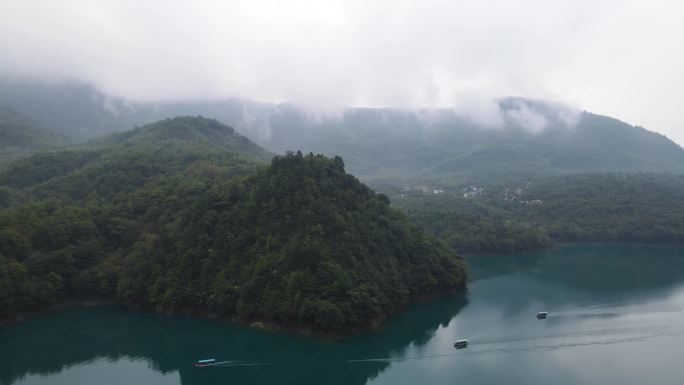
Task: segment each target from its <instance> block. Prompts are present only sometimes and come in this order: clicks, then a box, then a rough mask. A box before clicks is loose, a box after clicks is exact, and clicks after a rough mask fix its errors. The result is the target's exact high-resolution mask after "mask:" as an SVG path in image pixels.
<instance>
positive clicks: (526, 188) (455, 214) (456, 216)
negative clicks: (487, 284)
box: [392, 173, 684, 252]
mask: <svg viewBox="0 0 684 385" xmlns="http://www.w3.org/2000/svg"><path fill="white" fill-rule="evenodd" d="M440 191H441V190H440ZM682 197H684V176H682V175H672V174H665V173H640V174H623V173H600V174H573V175H564V176H554V177H545V178H536V179H529V180H524V181H515V182H507V183H498V184H496V183H493V184H486V185H478V186H468V187H465V188H463V189H457V190H446V191H442V192H441V193H439V194H435V193H433V191H432V190H431V191H428V192H423V191H420V190H413V191H408V192H405V191H396V192H395V193H394V194H392V201H393V202H394V204H395V205H397V206H399V207H401V208H403V209H404V210H406V211H407V212H408V214H409V216H410V217H411V218H412V219H413V220H414V221H416V223H419V224H421V225H423V226H425V228H426V229H428V230H429V231H431V232H433V233H434V234H435V235H437V236H439V237H440V238H442V239H444V240H445V241H447V242H448V243H449V244H450V245H451V246H452V247H454V248H455V249H456V250H459V251H463V252H466V251H468V252H483V251H485V252H508V251H516V250H529V249H539V248H544V247H547V246H548V245H549V244H550V242H552V241H558V242H622V243H634V242H638V243H684V204H682Z"/></svg>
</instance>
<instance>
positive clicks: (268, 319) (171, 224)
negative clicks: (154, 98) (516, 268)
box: [0, 118, 465, 335]
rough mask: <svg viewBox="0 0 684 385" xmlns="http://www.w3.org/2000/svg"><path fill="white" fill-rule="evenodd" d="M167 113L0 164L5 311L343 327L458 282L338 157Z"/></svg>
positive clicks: (454, 271) (454, 270) (441, 258)
mask: <svg viewBox="0 0 684 385" xmlns="http://www.w3.org/2000/svg"><path fill="white" fill-rule="evenodd" d="M269 157H270V154H268V153H267V152H266V151H264V150H262V149H260V148H259V147H258V146H256V145H255V144H253V143H252V142H250V141H249V140H247V139H246V138H244V137H242V136H240V135H239V134H237V133H235V132H234V131H233V130H232V129H231V128H229V127H227V126H224V125H222V124H220V123H218V122H216V121H214V120H209V119H203V118H175V119H168V120H165V121H161V122H158V123H155V124H151V125H148V126H144V127H141V128H138V129H136V130H133V131H130V132H127V133H123V134H115V135H113V136H109V137H106V138H104V139H101V140H97V141H94V142H91V143H89V144H87V145H86V146H82V147H79V148H75V149H72V150H65V151H58V152H48V153H39V154H36V155H34V156H32V157H29V158H26V159H22V160H19V161H16V162H13V163H12V164H10V165H9V166H8V167H6V168H5V169H4V171H2V172H1V173H0V186H1V187H0V206H3V207H4V208H3V209H1V210H0V317H3V318H6V319H9V318H12V317H14V316H16V315H18V314H21V313H24V312H31V311H35V310H39V309H41V308H45V307H47V306H50V305H52V304H57V303H60V302H64V301H67V300H70V299H82V298H98V299H111V300H116V301H118V302H120V303H123V304H127V305H131V306H135V307H141V308H148V309H154V310H157V311H163V312H168V313H172V312H194V313H199V314H211V315H217V316H221V317H225V318H229V319H233V320H237V321H239V322H245V323H252V322H257V321H258V322H263V323H267V324H271V325H274V326H276V327H279V328H286V329H295V330H307V331H310V332H314V333H322V334H330V335H343V334H346V333H348V332H351V331H353V330H358V329H362V328H366V327H368V326H370V325H372V324H374V323H376V322H377V321H379V320H382V319H383V318H384V317H385V316H386V315H388V314H389V313H391V312H394V311H396V310H397V309H399V308H400V307H402V306H403V305H405V304H407V303H408V302H409V301H411V300H412V299H414V298H417V297H420V296H423V295H432V294H438V293H445V292H450V291H454V290H459V289H461V288H463V286H464V284H465V268H464V264H463V262H462V260H461V259H460V258H459V257H458V256H456V255H455V253H454V252H453V251H452V250H451V249H450V248H448V247H447V246H445V245H444V244H443V243H442V242H440V241H438V240H437V239H436V238H434V237H432V236H430V235H428V234H426V233H424V232H423V230H422V229H421V228H419V227H416V226H414V225H411V224H410V223H409V221H408V220H407V219H406V217H405V216H404V215H403V214H401V213H400V212H399V211H397V210H396V209H394V208H392V207H390V205H389V200H388V199H387V197H386V196H384V195H381V194H377V193H375V192H374V191H372V190H371V189H369V188H368V187H366V186H365V185H363V184H362V183H360V182H359V181H358V180H357V179H356V178H355V177H353V176H352V175H349V174H347V173H346V172H345V170H344V164H343V162H342V159H341V158H339V157H336V158H332V159H331V158H326V157H324V156H320V155H313V154H309V155H302V154H301V153H296V154H294V153H289V154H287V155H284V156H276V157H274V158H273V159H272V160H271V162H270V165H269V164H268V163H267V162H265V159H267V158H269Z"/></svg>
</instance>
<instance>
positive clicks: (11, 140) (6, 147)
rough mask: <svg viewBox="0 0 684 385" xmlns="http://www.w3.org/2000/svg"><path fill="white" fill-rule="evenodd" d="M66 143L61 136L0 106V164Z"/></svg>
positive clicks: (65, 139)
mask: <svg viewBox="0 0 684 385" xmlns="http://www.w3.org/2000/svg"><path fill="white" fill-rule="evenodd" d="M67 142H68V139H67V138H66V137H64V136H63V135H60V134H58V133H57V132H55V131H53V130H50V129H47V128H45V127H43V126H41V125H40V124H38V123H36V122H35V121H33V120H31V119H30V118H28V117H26V116H24V115H22V114H20V113H18V112H16V111H14V110H12V109H11V108H8V107H6V106H3V105H2V104H0V164H2V163H5V162H8V161H11V160H14V159H16V158H20V157H22V156H26V155H28V154H30V153H31V152H33V151H36V150H40V149H46V148H50V147H55V146H58V145H61V144H65V143H67Z"/></svg>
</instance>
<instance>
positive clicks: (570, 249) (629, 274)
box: [468, 244, 684, 292]
mask: <svg viewBox="0 0 684 385" xmlns="http://www.w3.org/2000/svg"><path fill="white" fill-rule="evenodd" d="M468 262H469V265H470V267H471V274H472V277H473V281H478V280H484V279H490V278H496V277H501V276H506V275H525V276H527V277H530V278H534V279H537V280H540V281H542V282H545V283H549V284H552V285H556V286H557V285H562V286H566V287H568V288H572V289H582V290H591V291H611V292H615V291H632V290H643V289H659V288H666V287H669V286H673V285H679V284H680V283H682V281H683V280H684V247H683V246H677V245H615V244H611V245H565V246H562V247H559V248H557V249H554V250H551V251H544V252H537V253H529V254H517V255H506V256H473V257H470V258H468Z"/></svg>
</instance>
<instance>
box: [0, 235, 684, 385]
mask: <svg viewBox="0 0 684 385" xmlns="http://www.w3.org/2000/svg"><path fill="white" fill-rule="evenodd" d="M468 261H469V262H470V264H471V268H472V273H473V280H472V283H471V284H470V294H469V295H467V296H455V297H451V298H444V299H440V300H437V301H434V302H430V303H421V304H416V305H413V306H410V307H409V308H407V309H406V310H405V311H403V312H402V313H400V314H398V315H397V316H395V317H392V318H391V319H390V320H389V321H388V322H387V324H386V325H385V328H384V330H382V331H380V332H373V333H365V334H363V335H358V336H354V337H352V338H349V339H347V340H345V341H343V342H330V341H320V340H316V339H311V338H305V337H298V336H293V335H287V334H278V333H265V332H259V331H255V330H250V329H246V328H242V327H237V326H232V325H226V324H223V323H220V322H215V321H210V320H204V319H197V318H191V317H166V316H158V315H154V314H148V313H140V312H134V311H129V310H125V309H122V308H119V307H116V306H101V307H89V308H75V309H65V310H61V311H56V312H52V313H48V314H45V315H42V316H39V317H36V318H33V319H30V320H28V321H25V322H23V323H20V324H15V325H8V326H3V327H0V383H1V384H22V385H23V384H51V385H52V384H104V385H108V384H149V385H154V384H185V385H188V384H421V385H429V384H445V383H450V384H453V383H463V384H647V383H648V384H681V383H682V378H684V365H682V363H681V357H684V338H682V337H683V336H684V312H683V311H684V248H682V247H674V246H625V245H601V246H597V245H580V246H577V245H573V246H564V247H561V248H559V249H556V250H552V251H546V252H542V253H534V254H518V255H500V256H478V257H471V258H468ZM538 311H548V312H549V317H548V319H546V320H541V321H540V320H537V319H536V317H535V314H536V313H537V312H538ZM460 338H467V339H469V340H470V346H469V347H468V348H467V349H461V350H455V349H454V348H453V347H452V344H453V341H454V340H456V339H460ZM202 358H216V359H217V360H220V361H224V360H225V361H233V362H232V363H231V364H226V365H224V366H221V367H210V368H194V367H192V363H193V362H194V361H196V360H198V359H202Z"/></svg>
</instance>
